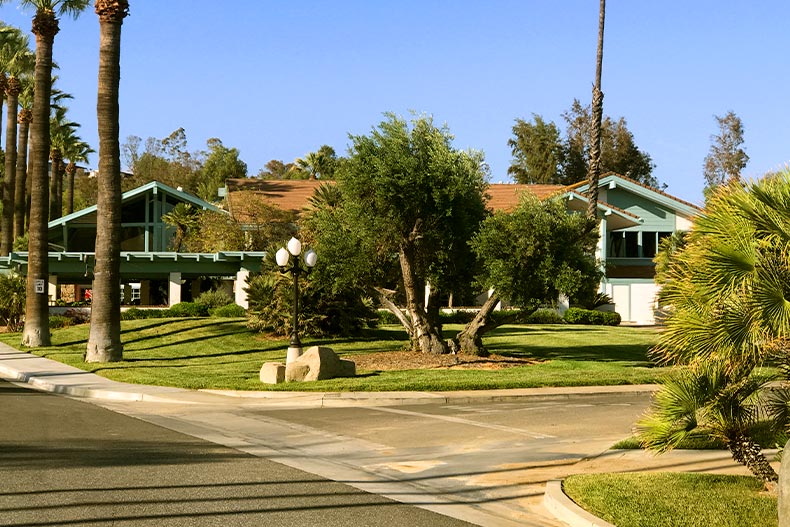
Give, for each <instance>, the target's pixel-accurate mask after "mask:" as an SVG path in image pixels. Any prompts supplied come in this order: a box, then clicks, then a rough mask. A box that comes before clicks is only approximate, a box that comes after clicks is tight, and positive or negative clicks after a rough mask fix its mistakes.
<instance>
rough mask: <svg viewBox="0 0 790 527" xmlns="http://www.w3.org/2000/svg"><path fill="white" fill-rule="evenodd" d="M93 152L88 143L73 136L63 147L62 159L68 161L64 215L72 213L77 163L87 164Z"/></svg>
mask: <svg viewBox="0 0 790 527" xmlns="http://www.w3.org/2000/svg"><path fill="white" fill-rule="evenodd" d="M93 152H95V150H93V149H92V148H91V147H90V145H89V144H88V143H86V142H85V141H83V140H82V139H80V138H79V137H77V136H73V137H72V138H71V139H70V140H69V141H68V142H67V143H66V144H65V145H64V146H63V157H64V158H65V159H68V160H69V163H68V165H66V175H67V176H68V182H67V184H66V214H71V213H72V212H74V175H75V174H76V173H77V163H87V162H88V155H89V154H92V153H93Z"/></svg>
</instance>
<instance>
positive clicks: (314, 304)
mask: <svg viewBox="0 0 790 527" xmlns="http://www.w3.org/2000/svg"><path fill="white" fill-rule="evenodd" d="M248 283H249V287H248V288H247V294H248V300H249V302H250V308H249V310H248V311H247V316H248V318H247V326H248V327H249V328H250V329H253V330H256V331H271V332H273V333H275V334H278V335H284V336H285V335H289V334H290V332H291V325H292V323H293V322H292V317H293V315H292V313H293V304H292V302H293V289H292V287H293V286H292V280H291V278H290V277H289V276H283V275H281V274H279V273H276V272H265V273H263V274H260V275H257V276H254V277H251V278H250V280H249V282H248ZM299 293H300V301H299V328H300V331H301V332H302V333H303V334H304V335H310V336H316V337H319V336H329V335H343V336H347V335H355V334H359V333H360V332H361V331H362V329H363V328H366V327H369V326H370V324H371V323H372V322H374V321H375V319H376V311H375V310H374V309H373V305H372V302H371V301H370V299H369V298H363V297H361V296H360V295H359V294H358V293H357V292H356V291H353V290H345V289H344V290H341V291H337V292H335V291H332V290H331V288H330V287H328V286H327V287H325V286H322V284H320V283H318V282H316V281H313V280H311V279H304V278H302V279H301V280H300V282H299Z"/></svg>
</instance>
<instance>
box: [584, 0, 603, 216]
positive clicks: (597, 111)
mask: <svg viewBox="0 0 790 527" xmlns="http://www.w3.org/2000/svg"><path fill="white" fill-rule="evenodd" d="M605 17H606V0H601V5H600V9H599V12H598V55H597V57H596V61H595V85H594V86H593V94H592V121H593V122H592V130H591V132H590V170H589V173H588V181H589V188H588V189H587V199H588V200H589V201H588V202H587V217H589V218H591V219H597V217H598V180H599V179H600V178H601V122H602V121H603V92H602V91H601V69H602V67H603V28H604V18H605Z"/></svg>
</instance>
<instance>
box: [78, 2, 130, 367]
mask: <svg viewBox="0 0 790 527" xmlns="http://www.w3.org/2000/svg"><path fill="white" fill-rule="evenodd" d="M95 5H96V13H97V14H98V15H99V22H100V23H99V34H100V44H99V89H98V98H97V103H96V114H97V117H98V121H99V175H98V178H99V180H98V183H99V195H98V202H97V221H96V230H97V236H96V267H95V269H94V279H93V305H92V309H91V327H90V334H89V336H88V349H87V351H86V354H85V361H86V362H109V361H119V360H122V359H123V344H122V343H121V295H120V292H121V149H120V145H119V141H118V134H119V132H118V114H119V111H118V88H119V85H120V79H121V67H120V64H121V25H122V24H123V19H124V17H125V16H126V13H127V11H128V2H126V1H125V0H115V1H113V0H97V1H96V4H95Z"/></svg>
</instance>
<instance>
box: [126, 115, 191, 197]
mask: <svg viewBox="0 0 790 527" xmlns="http://www.w3.org/2000/svg"><path fill="white" fill-rule="evenodd" d="M141 144H142V139H141V138H140V137H138V136H134V135H132V136H128V137H127V138H126V142H125V143H124V144H123V146H122V150H123V156H124V160H125V162H127V163H130V164H129V169H130V170H131V171H132V173H133V176H132V177H128V178H124V180H123V181H122V185H123V190H131V189H133V188H137V187H139V186H140V185H144V184H146V183H149V182H151V181H159V182H160V183H164V184H166V185H169V186H171V187H173V188H178V187H181V188H182V189H184V190H185V191H186V192H189V193H192V194H196V193H197V189H198V183H199V171H200V167H201V162H200V155H199V154H193V153H191V152H189V151H188V150H187V149H186V148H187V138H186V132H185V131H184V129H183V128H178V129H177V130H175V131H173V132H172V133H171V134H170V135H169V136H167V137H165V138H163V139H156V138H154V137H149V138H148V139H146V140H145V145H144V147H143V150H142V152H141V151H140V145H141Z"/></svg>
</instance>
